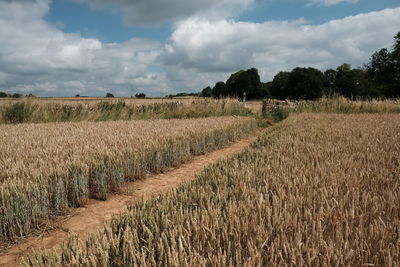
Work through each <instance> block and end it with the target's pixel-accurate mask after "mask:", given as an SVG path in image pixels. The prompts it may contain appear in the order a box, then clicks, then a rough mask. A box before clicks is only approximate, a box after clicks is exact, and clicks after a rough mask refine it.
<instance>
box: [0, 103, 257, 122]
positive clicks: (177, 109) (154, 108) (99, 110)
mask: <svg viewBox="0 0 400 267" xmlns="http://www.w3.org/2000/svg"><path fill="white" fill-rule="evenodd" d="M156 100H157V101H156ZM156 100H154V101H151V100H146V101H145V100H143V101H139V100H128V99H125V100H123V101H121V100H119V101H116V100H110V101H105V100H101V101H100V100H95V101H77V102H76V101H75V102H71V101H68V100H44V99H39V100H37V99H23V100H19V101H15V100H14V101H12V100H3V101H0V123H29V122H31V123H41V122H67V121H75V122H76V121H109V120H142V119H173V118H199V117H210V116H225V115H249V114H250V111H249V110H248V109H246V108H245V107H244V106H243V105H242V104H241V103H240V102H238V101H237V100H234V99H222V100H214V99H194V100H193V99H183V100H173V101H171V100H164V99H156Z"/></svg>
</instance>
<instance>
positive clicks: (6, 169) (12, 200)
mask: <svg viewBox="0 0 400 267" xmlns="http://www.w3.org/2000/svg"><path fill="white" fill-rule="evenodd" d="M256 127H257V126H256V122H255V120H254V119H253V118H250V117H211V118H203V119H181V120H148V121H108V122H76V123H72V122H69V123H46V124H29V123H25V124H17V125H0V136H1V137H2V142H1V143H0V175H1V176H0V239H1V241H13V240H15V239H16V238H18V237H23V236H25V235H26V234H27V233H29V232H31V231H32V230H33V229H36V228H37V227H40V226H41V225H42V224H43V223H45V222H46V221H48V219H49V218H50V217H51V216H56V215H61V214H64V213H65V212H66V210H67V209H68V208H70V207H79V206H81V205H82V204H84V202H85V200H86V199H87V198H96V199H106V198H107V194H108V193H109V192H117V191H118V189H119V188H120V187H121V186H122V185H123V184H124V183H125V182H130V181H133V180H135V179H139V178H143V177H145V176H146V174H148V173H155V172H162V171H165V170H167V169H168V168H171V167H176V166H178V165H180V164H181V163H183V162H185V161H188V160H189V159H190V158H191V157H192V156H193V155H200V154H204V153H207V152H208V151H211V150H214V149H217V148H220V147H222V146H224V145H227V144H228V143H229V142H232V141H234V140H237V139H239V138H241V137H244V136H245V135H247V134H249V133H251V132H253V131H254V130H255V129H256Z"/></svg>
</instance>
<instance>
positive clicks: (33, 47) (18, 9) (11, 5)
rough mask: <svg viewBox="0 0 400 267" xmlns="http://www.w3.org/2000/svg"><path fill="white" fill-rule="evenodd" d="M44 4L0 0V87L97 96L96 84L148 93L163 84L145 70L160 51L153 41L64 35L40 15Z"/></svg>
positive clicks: (160, 77)
mask: <svg viewBox="0 0 400 267" xmlns="http://www.w3.org/2000/svg"><path fill="white" fill-rule="evenodd" d="M48 5H49V2H48V1H47V0H38V1H19V2H15V1H14V2H10V1H7V2H6V1H0V36H1V38H0V90H17V91H21V92H27V93H36V94H52V95H71V94H75V92H76V93H81V94H91V95H102V94H103V91H102V90H98V88H104V87H106V88H109V89H108V90H110V91H113V90H118V91H119V92H124V94H130V93H131V89H132V88H136V89H137V90H147V91H149V92H150V94H151V90H153V89H152V88H157V87H158V86H160V84H161V86H163V84H165V81H164V75H163V74H161V75H160V74H158V73H155V74H154V73H151V72H149V71H148V67H150V66H151V65H152V64H153V63H155V59H156V58H157V56H158V55H159V53H160V52H159V51H160V48H161V45H160V44H159V43H158V42H155V41H151V40H143V39H132V40H130V41H127V42H124V43H120V44H104V43H101V42H100V41H99V40H96V39H90V38H82V37H81V36H80V35H78V34H66V33H64V32H62V31H61V30H59V29H57V28H56V27H53V26H51V25H49V24H48V23H47V22H45V21H44V20H43V16H44V15H45V14H46V13H47V12H48ZM157 90H158V89H157ZM158 93H159V92H158V91H156V92H154V94H158Z"/></svg>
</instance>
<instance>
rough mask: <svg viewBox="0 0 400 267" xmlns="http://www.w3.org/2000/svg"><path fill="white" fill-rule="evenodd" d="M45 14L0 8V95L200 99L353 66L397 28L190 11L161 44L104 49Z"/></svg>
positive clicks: (365, 19) (383, 22) (380, 19)
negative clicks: (220, 90) (247, 81)
mask: <svg viewBox="0 0 400 267" xmlns="http://www.w3.org/2000/svg"><path fill="white" fill-rule="evenodd" d="M104 1H105V0H104ZM152 1H153V0H152ZM154 1H155V0H154ZM215 1H217V0H215ZM221 1H227V0H221ZM235 1H237V3H239V1H238V0H235ZM220 3H222V2H220ZM48 8H49V2H48V1H47V0H36V1H33V0H32V1H29V0H26V1H18V2H15V1H4V0H0V36H1V38H0V91H2V90H3V91H4V90H6V91H7V90H13V91H14V92H15V91H18V92H22V93H33V94H37V95H52V96H57V95H75V94H77V93H79V94H81V95H104V94H105V92H106V91H111V92H113V93H116V94H119V95H131V94H132V93H133V94H134V93H138V92H145V93H146V94H147V95H160V94H162V95H165V94H169V93H175V92H182V91H186V92H190V91H192V92H194V91H199V90H201V89H202V88H204V87H205V86H207V85H213V84H214V83H215V82H216V81H219V80H226V79H227V78H228V76H229V74H230V73H232V72H234V71H237V70H240V69H245V68H250V67H257V68H258V69H259V71H260V73H261V76H262V79H263V80H264V81H268V80H270V79H272V78H273V76H274V75H275V74H276V73H277V72H278V71H281V70H290V69H292V68H294V67H297V66H313V67H317V68H320V69H325V68H330V67H336V66H338V65H340V64H342V63H344V62H347V63H350V64H353V65H354V66H359V65H361V64H363V63H366V62H367V61H368V58H369V57H370V56H371V54H372V53H373V52H374V51H376V50H378V49H380V48H382V47H389V46H390V45H391V44H392V43H393V36H394V35H395V34H396V33H397V32H398V31H399V29H398V26H397V25H400V8H396V9H386V10H382V11H379V12H372V13H368V14H360V15H357V16H353V17H347V18H344V19H339V20H334V21H330V22H328V23H325V24H322V25H316V26H311V25H307V23H306V22H305V21H304V20H297V21H267V22H264V23H251V22H237V21H235V20H233V19H216V18H215V17H213V16H212V15H210V13H208V14H207V16H203V15H201V14H200V13H201V12H200V13H199V12H197V13H198V14H197V15H195V16H191V17H190V18H188V19H185V20H181V21H179V22H176V23H175V24H174V27H173V33H172V35H171V36H170V38H169V40H168V41H167V42H166V43H165V44H162V43H159V42H156V41H151V40H145V39H138V38H133V39H131V40H129V41H127V42H124V43H113V44H107V43H102V42H100V41H99V40H96V39H91V38H82V37H81V36H80V35H78V34H66V33H64V32H63V31H61V30H60V29H58V28H56V27H55V26H52V25H50V24H49V23H47V22H46V21H45V20H44V19H43V17H44V16H45V15H46V13H47V12H48Z"/></svg>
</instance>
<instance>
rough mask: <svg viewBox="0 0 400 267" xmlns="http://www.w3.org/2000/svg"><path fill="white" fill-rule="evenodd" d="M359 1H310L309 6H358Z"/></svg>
mask: <svg viewBox="0 0 400 267" xmlns="http://www.w3.org/2000/svg"><path fill="white" fill-rule="evenodd" d="M358 2H359V0H309V4H320V5H324V6H333V5H337V4H340V3H351V4H356V3H358Z"/></svg>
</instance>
